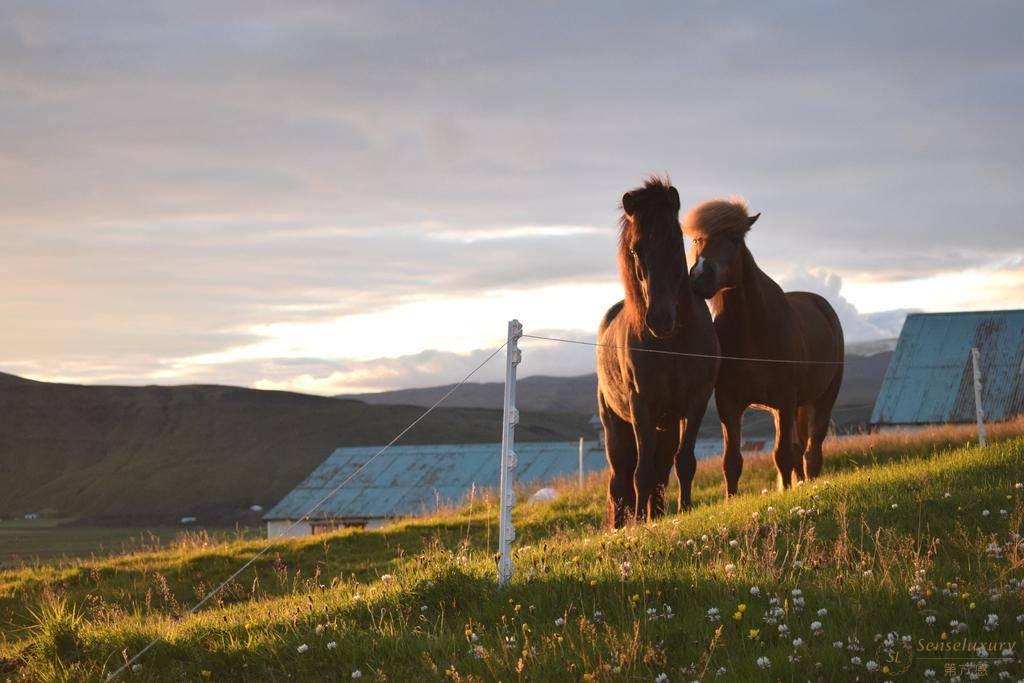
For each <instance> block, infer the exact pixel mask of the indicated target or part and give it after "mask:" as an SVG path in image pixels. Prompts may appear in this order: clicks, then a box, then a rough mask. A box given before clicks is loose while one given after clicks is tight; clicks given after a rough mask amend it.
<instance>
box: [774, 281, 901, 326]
mask: <svg viewBox="0 0 1024 683" xmlns="http://www.w3.org/2000/svg"><path fill="white" fill-rule="evenodd" d="M779 284H780V285H781V286H782V288H783V289H785V290H786V291H802V292H814V293H815V294H820V295H821V296H823V297H825V298H826V299H827V300H828V302H829V303H830V304H832V308H834V309H835V311H836V314H837V315H838V316H839V322H840V323H841V324H842V326H843V336H844V337H845V339H846V341H847V342H848V343H850V342H854V343H855V342H862V341H871V340H874V339H887V338H892V337H897V336H899V331H900V329H901V328H902V327H903V318H905V317H906V311H903V312H899V311H886V312H884V314H875V315H874V316H865V315H862V314H861V313H860V312H859V311H858V310H857V307H856V306H854V305H853V304H852V303H850V302H849V301H848V300H847V299H846V297H844V296H843V294H842V289H843V278H841V277H840V276H839V275H836V274H835V273H830V272H828V271H824V270H816V271H807V270H794V271H790V272H789V273H787V274H786V275H785V276H783V277H781V278H780V279H779ZM894 331H895V334H893V332H894Z"/></svg>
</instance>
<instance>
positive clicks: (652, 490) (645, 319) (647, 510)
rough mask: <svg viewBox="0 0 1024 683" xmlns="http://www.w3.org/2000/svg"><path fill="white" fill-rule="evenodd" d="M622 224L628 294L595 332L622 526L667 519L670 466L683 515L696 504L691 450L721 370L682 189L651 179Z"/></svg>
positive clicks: (631, 196)
mask: <svg viewBox="0 0 1024 683" xmlns="http://www.w3.org/2000/svg"><path fill="white" fill-rule="evenodd" d="M620 225H621V233H620V235H619V270H620V274H621V276H622V283H623V285H624V287H625V290H626V298H625V300H624V301H620V302H619V303H617V304H615V305H614V306H612V307H611V308H610V309H609V310H608V312H607V313H606V314H605V316H604V320H603V321H602V322H601V327H600V329H599V330H598V335H597V336H598V343H599V346H598V350H597V376H598V388H597V402H598V410H599V411H600V415H601V423H602V424H603V425H604V433H605V449H606V452H607V456H608V464H609V466H610V467H611V479H610V481H609V484H608V500H609V506H610V516H611V522H612V523H613V524H614V525H615V526H616V527H621V526H623V525H624V524H626V523H627V522H628V521H629V520H630V519H634V518H635V519H636V520H638V521H646V520H647V519H648V518H649V517H658V516H660V515H662V514H664V512H665V488H666V486H668V481H669V477H670V476H671V474H672V466H673V465H675V470H676V476H677V477H678V478H679V507H680V510H685V509H688V508H689V507H690V490H691V485H692V483H693V475H694V472H695V471H696V469H697V460H696V458H695V457H694V454H693V447H694V444H695V442H696V440H697V431H698V430H699V429H700V421H701V418H703V417H704V411H705V410H706V409H707V404H708V399H709V398H710V396H711V392H712V390H713V389H714V385H715V374H716V373H717V372H718V359H717V355H718V340H717V338H716V337H715V330H714V327H713V325H712V323H711V315H710V313H709V312H708V309H707V305H706V304H705V303H704V301H703V300H701V299H699V298H697V297H696V296H695V295H694V294H693V292H692V290H691V287H690V280H689V278H688V277H687V269H686V250H685V248H684V246H683V234H682V231H681V230H680V225H679V193H678V192H677V191H676V188H674V187H672V186H671V184H670V183H669V182H667V181H662V180H661V179H659V178H650V179H648V180H647V182H646V183H645V184H644V186H643V187H640V188H638V189H636V190H633V191H632V192H627V193H626V194H625V195H623V196H622V218H621V219H620ZM641 349H645V350H646V351H642V350H641ZM650 351H655V352H654V353H652V352H650ZM662 351H668V352H674V353H681V354H704V355H706V356H710V358H705V357H696V356H688V355H672V353H657V352H662Z"/></svg>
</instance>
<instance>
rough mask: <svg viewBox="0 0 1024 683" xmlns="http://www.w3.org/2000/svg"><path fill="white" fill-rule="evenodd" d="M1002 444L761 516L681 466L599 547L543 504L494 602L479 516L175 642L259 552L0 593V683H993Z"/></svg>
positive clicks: (335, 540) (192, 548) (918, 462)
mask: <svg viewBox="0 0 1024 683" xmlns="http://www.w3.org/2000/svg"><path fill="white" fill-rule="evenodd" d="M1022 426H1024V425H1022V424H1021V423H1017V424H1015V425H1009V426H1003V427H1001V428H993V429H991V430H990V431H991V432H992V433H993V437H994V438H995V439H1000V440H999V441H998V442H996V443H994V444H992V445H989V446H988V447H987V448H978V447H976V446H972V445H967V446H963V445H957V444H963V443H964V441H965V440H966V437H967V436H968V434H969V432H968V431H967V430H965V429H961V428H950V429H944V430H933V431H932V432H929V433H923V434H916V435H883V436H874V437H867V436H865V437H860V438H857V439H851V440H848V441H846V442H844V443H843V444H842V446H841V448H842V450H837V447H833V448H831V449H830V451H829V453H828V456H827V458H828V459H827V464H826V471H825V473H824V476H823V477H822V478H821V479H819V480H817V481H816V482H814V483H812V484H809V485H805V486H802V487H798V488H796V489H793V490H791V491H788V492H785V493H778V492H775V491H774V490H772V491H771V492H765V493H762V489H765V488H768V487H770V486H771V485H772V483H773V476H774V475H773V468H772V466H771V464H770V463H769V462H768V461H767V460H766V459H765V458H752V459H749V460H748V461H747V467H746V470H745V472H744V475H743V479H742V481H741V490H742V492H743V495H741V496H739V497H738V498H737V499H735V500H733V501H730V502H729V503H724V502H723V501H722V500H721V479H720V475H719V473H718V472H717V471H716V470H717V464H715V463H710V462H706V463H702V464H701V466H700V468H699V472H698V476H697V481H696V485H697V486H696V500H697V508H696V510H695V511H693V512H690V513H686V514H682V515H674V516H669V517H667V518H665V519H663V520H661V521H659V522H658V523H657V524H655V525H651V526H650V527H633V528H629V529H626V530H624V531H620V532H617V533H613V532H609V531H607V530H605V529H604V528H603V527H602V525H601V522H602V518H603V513H604V497H603V493H602V486H603V482H601V481H600V480H599V479H598V478H596V477H595V478H593V479H591V481H590V482H589V483H588V486H587V488H586V489H585V490H584V491H581V492H577V491H575V490H574V489H573V487H572V486H566V487H563V491H565V495H564V496H563V497H562V498H561V499H560V500H558V501H555V502H553V503H549V504H539V505H524V504H520V505H518V506H517V508H516V510H515V515H514V517H515V520H516V525H517V530H518V539H517V542H516V546H517V558H516V563H517V573H516V576H515V578H514V581H513V584H512V586H510V587H509V588H508V589H507V590H498V589H497V588H496V587H495V585H494V573H495V572H494V569H495V567H494V560H493V556H492V553H493V552H494V549H495V540H496V539H495V536H496V534H495V528H494V520H495V517H496V515H495V512H496V510H495V505H494V502H493V501H492V500H480V501H477V502H476V503H475V504H474V505H472V506H470V507H467V508H465V509H460V510H454V511H451V512H449V513H447V514H441V515H437V516H435V517H431V518H427V519H420V520H414V521H409V522H405V523H402V524H398V525H395V526H394V527H392V528H389V529H386V530H381V531H376V532H360V531H346V532H340V533H336V534H332V535H328V536H321V537H312V538H304V539H297V540H292V541H287V542H281V543H279V544H277V545H276V546H275V547H274V549H273V550H272V551H271V552H270V553H268V554H267V555H265V556H263V557H262V558H261V559H260V560H259V561H257V563H256V564H255V565H254V566H253V568H251V569H250V570H248V571H246V572H245V573H244V574H242V575H241V576H240V577H239V579H238V580H237V581H236V582H234V583H233V584H232V585H231V586H229V588H228V589H227V590H226V592H225V593H224V595H222V596H221V597H220V598H218V599H217V600H215V601H214V602H213V604H211V605H209V606H208V607H207V608H205V609H203V610H202V611H201V612H200V613H199V614H198V615H197V616H194V617H190V618H186V619H184V620H180V621H179V618H180V617H181V616H182V615H183V613H184V612H185V610H186V609H187V606H188V605H191V604H193V603H194V602H195V601H196V599H197V596H199V595H202V594H204V593H205V592H206V591H207V590H208V589H209V588H210V587H211V586H213V585H216V584H217V583H218V582H219V581H221V580H222V579H223V578H224V577H226V576H228V575H229V574H230V573H231V571H232V570H233V569H234V568H236V567H238V566H240V565H241V563H242V562H244V561H245V559H246V558H249V557H251V556H252V555H253V554H254V553H255V552H256V551H257V550H258V549H259V548H260V547H262V546H261V544H260V543H258V542H253V541H237V542H233V543H221V544H212V543H210V542H209V541H208V539H206V538H203V537H201V536H198V537H193V538H191V539H189V540H188V541H187V542H184V543H179V544H177V545H175V546H173V547H167V548H163V549H159V550H154V551H147V552H138V553H134V554H131V555H125V556H120V557H113V558H109V559H100V560H91V561H75V562H72V563H69V564H66V565H44V566H38V567H26V568H22V569H18V570H10V571H4V572H0V629H2V630H3V634H4V635H3V640H2V641H0V673H6V675H7V676H8V677H9V678H11V679H12V680H101V679H102V677H103V674H104V672H105V671H110V670H111V669H112V668H113V667H115V666H117V664H118V663H119V662H121V661H124V660H123V653H124V652H127V653H133V652H135V651H137V650H138V649H139V648H140V647H142V646H143V645H144V644H145V643H146V642H148V640H149V639H150V638H152V637H153V636H155V635H157V634H163V633H166V634H168V635H167V639H166V641H164V642H162V643H160V644H159V645H157V646H156V647H154V648H153V649H152V650H150V651H149V652H147V653H146V655H145V656H144V657H143V659H142V661H141V666H140V667H139V669H138V670H136V671H134V672H128V673H127V675H126V680H140V681H157V680H168V681H177V680H206V679H209V680H286V679H288V680H338V679H339V677H340V678H343V679H348V677H349V675H350V674H351V673H353V672H356V671H358V672H360V674H361V676H362V677H363V678H366V679H376V680H390V681H405V680H415V679H420V680H437V679H444V678H447V679H449V680H453V681H484V680H506V681H507V680H601V681H613V680H614V681H618V680H629V681H653V680H656V677H659V676H661V675H662V674H664V677H665V678H664V679H663V680H672V681H676V680H678V681H684V680H685V681H689V680H693V679H709V680H710V679H712V678H714V677H715V676H716V675H720V676H721V678H722V679H723V680H737V681H751V680H766V681H767V680H801V681H802V680H807V679H811V680H827V681H848V680H857V679H860V680H869V681H873V680H887V679H889V678H894V677H895V675H896V674H898V673H900V670H901V669H902V668H903V667H904V666H909V667H910V668H911V672H910V673H907V674H906V676H907V677H908V680H921V678H922V676H924V675H926V672H927V671H928V670H929V669H930V670H933V671H935V672H937V673H938V675H939V676H940V677H941V676H942V674H943V672H944V670H945V669H944V667H945V665H946V664H947V663H952V664H954V665H956V666H964V665H968V664H970V665H971V666H975V667H979V666H982V665H984V666H985V670H986V674H985V675H986V676H987V677H988V678H990V679H994V678H995V675H996V672H1000V671H1006V672H1008V673H1009V674H1010V675H1011V678H1012V679H1016V678H1019V677H1020V675H1021V673H1022V669H1021V665H1020V663H1019V661H1018V659H1017V654H1016V653H1017V652H1018V651H1019V650H1020V648H1019V643H1020V640H1021V638H1022V634H1021V625H1020V622H1019V621H1018V619H1020V621H1024V617H1019V616H1018V615H1021V614H1022V613H1024V593H1022V588H1024V583H1022V580H1024V574H1022V566H1024V548H1022V544H1021V542H1020V537H1019V535H1018V534H1019V533H1020V528H1021V524H1022V522H1024V484H1021V483H1020V482H1021V481H1022V479H1024V475H1022V465H1024V438H1022V437H1021V436H1020V434H1021V431H1022ZM904 638H907V639H908V640H907V641H904V640H903V639H904ZM964 643H967V644H969V648H970V650H971V652H970V653H968V655H966V656H967V657H969V659H964V658H961V659H951V658H950V657H952V656H960V657H964V656H965V655H964V654H963V653H962V652H959V651H955V650H953V649H952V648H954V647H964ZM980 644H984V645H983V647H984V652H981V651H977V650H978V647H979V645H980ZM939 648H949V650H948V651H947V652H946V653H945V654H939V653H937V651H938V649H939ZM1003 650H1007V652H1006V653H1004V652H1003ZM1010 650H1012V652H1010ZM943 657H945V659H943ZM928 658H934V659H928ZM897 659H898V661H897ZM883 667H890V670H889V671H885V670H884V669H883ZM979 670H980V669H975V671H979ZM965 678H966V676H965ZM659 680H662V679H659Z"/></svg>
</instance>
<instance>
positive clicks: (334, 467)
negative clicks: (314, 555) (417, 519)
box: [263, 441, 606, 519]
mask: <svg viewBox="0 0 1024 683" xmlns="http://www.w3.org/2000/svg"><path fill="white" fill-rule="evenodd" d="M379 450H380V448H379V447H368V448H338V449H336V450H335V451H334V452H333V453H331V454H330V456H328V458H327V460H325V461H324V462H323V463H322V464H321V465H320V466H319V467H317V468H316V469H315V470H313V472H312V473H311V474H310V475H309V476H308V477H306V479H305V481H303V482H302V483H301V484H299V485H298V486H297V487H296V488H295V489H294V490H293V491H292V492H291V493H289V494H288V495H287V496H285V497H284V500H282V501H281V502H280V503H278V504H277V505H275V506H274V507H273V508H272V509H271V510H270V512H268V513H267V514H266V515H264V517H263V519H298V518H300V517H301V516H302V515H303V514H304V513H305V512H306V511H307V510H309V508H310V507H312V506H313V505H314V504H316V502H317V501H319V500H320V499H321V498H323V497H324V496H326V495H327V494H328V493H329V492H330V491H331V489H333V488H334V487H335V486H337V485H338V484H340V483H341V482H342V481H344V480H345V479H346V478H347V477H349V476H350V475H351V474H352V473H353V472H354V471H355V470H356V469H357V468H358V467H359V466H360V465H362V464H363V463H365V462H367V461H368V460H369V459H370V458H371V457H373V455H374V453H376V452H377V451H379ZM516 455H517V456H518V467H517V468H516V480H517V481H521V482H528V483H535V482H541V481H548V480H550V479H554V478H556V477H560V476H563V475H567V474H572V473H574V472H576V471H577V468H578V463H579V443H578V442H575V441H552V442H542V443H520V444H516ZM499 456H500V447H499V445H498V444H459V445H431V446H392V447H391V448H389V449H388V450H387V451H385V452H384V453H383V454H381V455H380V457H378V458H377V459H376V460H374V461H372V462H371V463H370V464H369V465H367V467H366V468H365V469H364V470H362V471H361V472H360V473H359V474H358V475H356V477H355V478H354V479H353V480H352V481H350V482H349V483H348V484H346V485H345V486H344V487H343V488H342V489H341V490H340V491H338V492H337V493H336V494H334V495H333V496H332V497H331V499H330V500H328V501H327V502H326V503H324V505H323V506H321V507H320V509H318V510H317V511H316V513H315V514H314V515H313V518H314V519H316V518H364V517H370V518H372V517H404V516H410V515H417V514H422V513H424V512H428V511H431V510H434V509H436V508H437V506H438V505H439V504H440V505H444V504H448V503H459V502H462V501H463V500H464V499H465V497H466V496H467V495H468V493H469V491H470V489H471V488H472V487H473V485H474V484H475V485H476V487H477V488H491V487H497V485H498V460H499ZM605 467H606V461H605V456H604V450H603V449H600V448H597V444H596V443H593V442H587V443H586V444H584V451H583V469H584V471H586V472H590V471H595V470H602V469H604V468H605Z"/></svg>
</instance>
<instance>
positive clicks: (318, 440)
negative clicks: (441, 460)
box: [0, 375, 591, 524]
mask: <svg viewBox="0 0 1024 683" xmlns="http://www.w3.org/2000/svg"><path fill="white" fill-rule="evenodd" d="M422 412H423V409H422V408H418V407H413V406H370V405H367V404H365V403H363V402H361V401H356V400H339V399H335V398H325V397H319V396H308V395H304V394H295V393H288V392H281V391H258V390H253V389H242V388H238V387H227V386H176V387H162V386H148V387H113V386H78V385H70V384H50V383H43V382H33V381H30V380H26V379H22V378H18V377H14V376H12V375H0V415H3V419H0V482H3V491H2V495H0V517H3V516H12V515H18V516H20V515H23V514H26V513H30V512H37V513H38V512H43V513H49V514H52V515H67V516H74V517H80V518H83V519H91V520H105V521H108V522H113V521H121V522H124V521H130V522H132V523H139V522H142V521H145V522H165V523H166V522H173V521H175V520H177V519H178V518H179V517H181V516H186V515H187V516H196V517H199V518H200V520H201V521H203V522H217V523H222V524H223V523H227V522H232V521H236V520H241V521H255V519H257V518H258V515H253V514H252V513H249V512H248V508H249V506H250V505H253V504H260V505H263V506H269V505H272V504H274V503H276V502H277V501H278V500H279V499H280V498H281V497H282V496H284V495H285V494H286V493H287V492H288V491H290V490H291V489H292V488H293V487H294V486H295V485H296V484H298V483H299V482H300V481H301V480H302V479H303V478H305V476H306V475H308V474H309V472H310V471H312V470H313V468H314V467H316V466H317V465H319V464H320V462H322V461H323V459H324V458H325V457H327V455H328V454H329V453H330V452H331V451H332V450H333V449H334V448H336V447H338V446H371V445H379V444H384V443H387V442H388V441H389V440H390V439H391V438H392V437H393V436H394V435H395V434H397V433H398V432H399V431H400V430H401V429H403V428H404V427H405V426H406V425H408V424H409V423H410V422H412V421H413V420H414V419H415V418H416V417H418V416H419V415H420V414H421V413H422ZM588 417H589V416H587V415H566V414H559V415H539V414H535V413H529V412H525V413H523V417H522V427H521V428H520V430H519V434H520V435H521V438H523V439H524V440H552V439H575V438H577V437H578V436H580V435H581V434H584V433H589V432H590V431H591V430H590V429H589V428H588V427H587V425H586V421H587V419H588ZM500 424H501V414H500V411H498V410H490V409H487V410H485V409H474V408H448V407H442V408H438V409H437V410H436V411H435V412H434V413H432V414H431V415H430V416H429V417H427V419H425V420H424V421H423V422H421V423H420V424H418V425H417V426H416V427H415V428H414V429H413V430H412V431H411V432H409V434H408V435H407V437H406V438H405V440H404V441H403V443H452V442H455V443H473V442H477V443H479V442H497V441H498V440H499V438H500Z"/></svg>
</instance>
